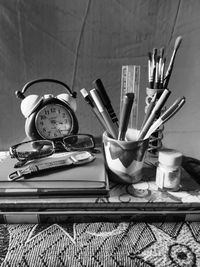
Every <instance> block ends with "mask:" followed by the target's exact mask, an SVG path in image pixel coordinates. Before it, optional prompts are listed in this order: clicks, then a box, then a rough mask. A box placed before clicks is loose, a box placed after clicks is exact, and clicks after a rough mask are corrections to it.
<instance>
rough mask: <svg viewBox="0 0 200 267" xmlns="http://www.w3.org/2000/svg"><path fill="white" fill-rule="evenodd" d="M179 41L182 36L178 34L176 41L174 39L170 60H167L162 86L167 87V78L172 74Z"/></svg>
mask: <svg viewBox="0 0 200 267" xmlns="http://www.w3.org/2000/svg"><path fill="white" fill-rule="evenodd" d="M181 42H182V37H181V36H178V37H177V38H176V41H175V44H174V50H173V53H172V56H171V59H170V62H169V66H168V68H167V71H166V74H165V78H164V88H167V86H168V83H169V79H170V77H171V74H172V69H173V65H174V60H175V57H176V53H177V51H178V49H179V47H180V44H181Z"/></svg>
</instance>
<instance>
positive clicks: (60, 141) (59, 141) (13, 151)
mask: <svg viewBox="0 0 200 267" xmlns="http://www.w3.org/2000/svg"><path fill="white" fill-rule="evenodd" d="M73 136H87V137H89V138H90V139H91V141H92V144H93V146H92V147H89V148H84V147H83V149H77V150H76V149H74V150H69V148H67V147H66V146H65V144H64V143H63V140H64V139H65V138H66V139H67V138H69V137H73ZM36 141H48V142H50V143H51V144H52V153H50V154H49V155H48V156H51V155H53V154H54V153H56V144H61V145H62V148H64V149H65V151H66V152H72V151H83V150H93V149H94V148H95V139H94V137H93V136H92V135H91V134H73V135H68V136H65V137H63V138H59V139H55V140H49V139H39V140H38V139H35V140H29V141H25V142H22V143H18V144H16V145H13V146H11V147H10V149H9V153H10V156H11V158H16V159H17V160H18V161H20V162H22V161H29V159H28V158H27V160H26V159H24V160H21V159H19V157H18V155H17V152H16V149H17V147H19V146H20V145H23V144H27V143H31V142H36ZM44 157H47V155H46V156H42V155H41V156H38V157H37V159H40V158H44ZM33 159H34V158H33Z"/></svg>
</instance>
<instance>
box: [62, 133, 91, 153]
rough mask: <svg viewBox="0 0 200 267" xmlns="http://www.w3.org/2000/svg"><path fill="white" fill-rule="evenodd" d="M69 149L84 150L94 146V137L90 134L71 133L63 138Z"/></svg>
mask: <svg viewBox="0 0 200 267" xmlns="http://www.w3.org/2000/svg"><path fill="white" fill-rule="evenodd" d="M63 144H64V146H65V148H66V149H67V150H84V149H91V148H94V142H93V139H92V137H90V136H88V135H71V136H67V137H65V138H64V139H63Z"/></svg>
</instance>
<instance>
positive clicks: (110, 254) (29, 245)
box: [0, 222, 200, 267]
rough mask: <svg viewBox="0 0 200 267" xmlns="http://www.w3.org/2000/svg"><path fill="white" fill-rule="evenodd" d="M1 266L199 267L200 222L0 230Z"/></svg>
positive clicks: (26, 226)
mask: <svg viewBox="0 0 200 267" xmlns="http://www.w3.org/2000/svg"><path fill="white" fill-rule="evenodd" d="M0 262H1V267H3V266H9V267H10V266H24V267H31V266H34V267H35V266H38V267H40V266H43V267H44V266H45V267H46V266H53V267H56V266H70V267H74V266H75V267H79V266H80V267H81V266H85V267H87V266H92V267H93V266H98V267H99V266H102V267H103V266H121V267H123V266H143V267H150V266H151V267H152V266H156V267H159V266H162V267H163V266H166V267H168V266H169V267H179V266H180V267H182V266H184V267H191V266H193V267H195V266H197V267H198V266H200V223H198V222H190V223H189V222H176V223H170V222H163V223H161V222H159V223H158V222H157V223H143V222H141V223H136V222H120V223H114V222H94V223H76V224H75V223H64V224H50V225H49V224H21V225H19V224H8V225H0Z"/></svg>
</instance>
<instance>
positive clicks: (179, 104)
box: [144, 96, 185, 138]
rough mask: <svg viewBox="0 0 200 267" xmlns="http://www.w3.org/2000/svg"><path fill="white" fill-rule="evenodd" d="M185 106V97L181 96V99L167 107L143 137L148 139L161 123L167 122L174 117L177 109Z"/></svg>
mask: <svg viewBox="0 0 200 267" xmlns="http://www.w3.org/2000/svg"><path fill="white" fill-rule="evenodd" d="M184 104H185V97H184V96H183V97H182V98H178V99H177V100H176V101H175V102H174V103H173V105H171V107H169V108H168V109H167V110H166V111H165V112H164V113H163V114H162V115H161V116H160V118H158V119H157V120H156V121H155V122H154V123H153V125H152V126H151V127H150V128H149V130H148V132H147V134H146V135H145V137H144V138H149V136H150V135H151V134H152V133H153V132H154V131H155V130H156V129H157V128H158V127H160V126H161V125H162V124H163V123H165V122H166V121H168V120H169V119H170V118H171V117H172V116H174V115H175V114H176V113H177V112H178V111H179V109H181V107H182V106H183V105H184Z"/></svg>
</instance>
